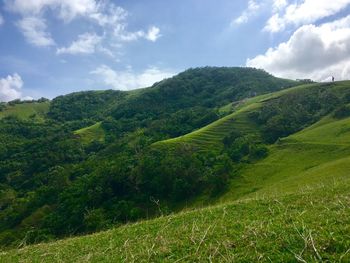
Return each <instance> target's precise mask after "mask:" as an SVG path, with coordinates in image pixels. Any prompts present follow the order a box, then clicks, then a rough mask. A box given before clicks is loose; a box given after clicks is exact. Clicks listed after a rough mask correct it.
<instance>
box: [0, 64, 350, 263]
mask: <svg viewBox="0 0 350 263" xmlns="http://www.w3.org/2000/svg"><path fill="white" fill-rule="evenodd" d="M299 84H300V83H297V82H293V81H289V80H282V79H276V78H273V77H272V76H270V75H268V74H267V73H265V72H261V71H255V70H251V69H230V68H202V69H191V70H189V71H186V72H184V73H181V74H179V75H178V76H176V77H174V78H172V79H169V80H164V81H162V82H160V83H157V84H155V85H154V86H152V87H150V88H147V89H143V90H137V91H133V92H129V93H128V92H126V93H122V92H115V91H106V92H95V91H90V92H81V93H74V94H70V95H67V96H62V97H58V98H57V99H55V100H53V101H52V102H51V104H50V108H49V109H48V111H47V114H46V115H44V121H43V122H42V123H34V124H33V122H31V121H30V120H28V119H26V120H13V119H9V120H7V119H6V118H5V119H4V120H3V121H2V122H1V123H0V135H1V136H3V138H5V141H6V143H5V144H3V146H2V147H3V149H5V150H1V149H2V148H1V147H0V155H3V156H5V157H6V156H7V155H6V154H7V153H8V152H9V150H10V149H12V148H13V146H15V147H16V148H14V149H16V155H15V157H14V159H8V160H7V161H6V162H4V161H3V162H0V171H3V172H4V174H5V173H6V174H7V177H3V178H2V179H1V180H2V181H1V187H2V188H1V190H2V196H1V198H0V207H1V208H2V209H3V211H4V213H3V214H2V215H1V216H0V219H3V220H4V222H5V220H6V224H2V225H0V241H1V243H2V244H3V243H5V242H8V245H12V246H13V245H14V244H15V245H16V246H19V247H20V249H17V250H9V251H4V252H2V253H0V261H23V262H33V261H34V262H37V261H38V262H41V261H48V262H59V261H60V262H61V261H64V262H66V261H68V262H69V261H74V262H100V261H102V262H103V261H105V262H110V261H130V262H133V261H141V262H149V261H152V262H164V261H169V262H193V261H195V260H198V261H207V260H209V261H213V262H225V261H226V262H232V261H247V262H251V261H259V260H260V261H283V262H293V261H302V262H309V261H344V262H346V261H347V260H349V256H350V253H349V246H350V244H349V241H348V240H350V239H349V237H350V229H349V224H348V223H347V221H348V219H349V211H348V209H347V205H346V204H347V202H348V201H349V198H350V197H349V194H350V193H349V191H348V186H349V184H350V181H349V180H350V178H349V171H350V165H349V163H350V162H349V161H350V159H349V158H350V141H349V139H350V106H349V104H350V82H349V81H344V82H336V83H313V84H307V85H299ZM213 85H216V86H215V87H214V86H213ZM295 85H298V86H295ZM292 86H295V87H292ZM288 87H290V88H288ZM210 92H211V93H212V96H209V97H208V94H210ZM268 92H270V93H268ZM85 109H86V110H85ZM21 125H22V126H21ZM15 126H21V127H27V128H26V129H27V130H26V131H25V132H22V129H18V132H15V133H13V132H12V131H13V127H15ZM11 132H12V133H11ZM39 132H40V133H39ZM38 134H41V138H42V139H40V140H39V139H38V138H37V135H38ZM8 138H15V140H13V141H12V142H11V144H10V140H9V139H8ZM12 145H13V146H12ZM28 145H42V146H41V147H40V146H36V147H35V148H33V149H32V148H29V150H28ZM10 146H11V147H10ZM21 147H22V148H21ZM46 147H49V148H46ZM50 147H55V148H50ZM38 149H40V151H39V153H36V151H38ZM52 149H55V150H54V152H55V153H57V155H56V154H55V155H51V156H46V153H50V154H52V152H53V150H52ZM20 150H21V151H22V152H21V154H19V152H20ZM27 155H31V156H33V158H32V160H31V161H32V162H33V163H34V164H38V163H40V164H43V165H42V166H40V169H36V170H35V169H33V165H31V163H28V162H27V161H26V160H27ZM8 156H9V158H10V157H11V155H8ZM12 160H13V161H16V165H14V164H13V163H14V162H12ZM9 164H10V165H9ZM13 167H14V168H13ZM22 167H25V169H22ZM35 167H36V166H35ZM15 168H16V169H17V170H16V169H15ZM1 169H2V170H1ZM21 169H22V170H21ZM24 179H25V180H24ZM208 205H210V206H209V207H208ZM14 212H16V213H14ZM175 212H177V213H175ZM157 216H159V218H155V217H157ZM145 219H148V220H145ZM135 221H137V222H136V223H132V222H135ZM125 223H127V224H125ZM116 225H117V227H116ZM118 225H121V226H118ZM109 228H113V229H111V230H108V231H102V232H100V233H96V234H92V235H87V236H83V237H74V238H66V239H63V240H61V241H55V242H54V240H55V239H56V238H65V237H67V236H71V235H75V234H78V233H79V234H83V233H85V234H86V233H93V232H96V231H98V230H105V229H109ZM9 240H12V241H11V242H9ZM18 240H20V242H19V241H18ZM47 240H51V242H49V243H43V244H39V245H33V246H26V245H27V244H30V243H37V242H42V241H47Z"/></svg>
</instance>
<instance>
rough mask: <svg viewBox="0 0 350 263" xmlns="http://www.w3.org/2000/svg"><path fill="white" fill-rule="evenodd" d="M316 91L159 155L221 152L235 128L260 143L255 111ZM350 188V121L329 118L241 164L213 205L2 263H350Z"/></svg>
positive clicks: (237, 115)
mask: <svg viewBox="0 0 350 263" xmlns="http://www.w3.org/2000/svg"><path fill="white" fill-rule="evenodd" d="M315 85H317V84H313V85H305V86H300V87H296V88H292V89H289V90H284V91H281V92H277V93H274V94H270V95H264V96H260V97H256V98H252V99H249V100H247V101H245V102H244V103H243V104H242V105H240V107H239V108H238V109H236V111H235V112H233V113H232V114H230V115H228V116H226V117H224V118H222V119H220V120H218V121H216V122H214V123H212V124H210V125H208V126H206V127H204V128H202V129H199V130H197V131H195V132H193V133H190V134H187V135H185V136H182V137H179V138H175V139H171V140H167V141H162V142H158V143H155V144H154V147H171V146H172V145H176V144H177V143H183V142H185V143H191V144H193V145H195V146H196V147H198V149H199V150H205V149H214V150H215V149H217V150H219V149H220V148H221V147H222V139H223V138H224V137H225V136H226V135H227V134H229V132H230V131H231V130H232V129H239V130H240V131H242V132H244V133H250V134H257V135H259V131H258V129H257V127H256V126H255V125H254V124H253V123H252V122H251V121H250V120H249V118H248V116H247V114H248V113H249V112H250V111H251V110H253V109H255V108H256V107H260V106H261V105H262V103H264V101H266V100H268V99H272V98H275V97H276V96H281V95H283V94H285V93H287V92H297V91H298V90H300V89H304V88H310V87H313V86H315ZM336 85H338V86H337V88H338V89H339V90H342V89H344V88H349V87H350V83H349V82H340V83H337V84H336ZM100 129H101V127H100V126H99V124H95V125H94V126H91V127H88V128H85V129H82V130H79V131H77V133H79V134H83V135H84V136H83V137H82V138H84V137H86V138H99V137H98V135H96V133H99V132H97V131H98V130H100ZM84 140H85V139H84ZM90 140H91V139H86V141H90ZM349 187H350V118H344V119H334V118H333V117H332V114H330V115H328V116H326V117H324V118H322V119H321V120H319V121H318V122H317V123H315V124H313V125H311V126H309V127H308V128H306V129H304V130H302V131H300V132H297V133H295V134H293V135H291V136H289V137H286V138H283V139H281V140H280V141H279V142H278V143H275V144H272V145H270V146H269V154H268V156H267V157H266V158H265V159H262V160H260V161H257V162H254V163H247V164H243V165H242V166H241V167H240V169H239V170H238V172H237V173H235V174H234V175H232V178H231V180H230V186H229V188H228V190H227V192H226V193H224V194H223V195H222V196H220V197H218V198H217V199H215V200H208V199H205V198H202V197H199V198H198V200H195V201H194V202H193V203H191V204H189V205H188V206H189V208H188V211H183V212H180V213H178V214H174V215H168V216H163V217H160V218H156V219H151V220H146V221H140V222H138V223H135V224H129V225H125V226H121V227H116V228H114V229H112V230H109V231H105V232H100V233H96V234H92V235H88V236H83V237H75V238H68V239H65V240H61V241H57V242H52V243H46V244H39V245H34V246H28V247H24V248H21V249H17V250H11V251H7V252H2V253H0V262H258V261H259V262H322V261H325V262H350V209H349V205H350V191H349ZM208 204H210V205H211V206H209V207H204V208H203V207H202V208H201V206H204V205H208ZM194 207H197V208H196V209H194Z"/></svg>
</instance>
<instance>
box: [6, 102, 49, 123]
mask: <svg viewBox="0 0 350 263" xmlns="http://www.w3.org/2000/svg"><path fill="white" fill-rule="evenodd" d="M49 106H50V102H28V103H21V104H15V105H12V106H10V105H8V106H6V109H5V110H3V111H0V119H2V118H5V117H9V116H13V117H17V118H19V119H22V120H28V119H34V120H36V121H43V120H44V118H45V116H46V114H47V112H48V111H49Z"/></svg>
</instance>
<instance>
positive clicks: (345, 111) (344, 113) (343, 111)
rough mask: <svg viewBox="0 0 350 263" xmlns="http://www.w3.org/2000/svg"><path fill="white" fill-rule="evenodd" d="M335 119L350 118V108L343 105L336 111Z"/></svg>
mask: <svg viewBox="0 0 350 263" xmlns="http://www.w3.org/2000/svg"><path fill="white" fill-rule="evenodd" d="M334 117H335V118H337V119H343V118H346V117H350V106H349V105H343V106H341V107H340V108H338V109H336V110H335V111H334Z"/></svg>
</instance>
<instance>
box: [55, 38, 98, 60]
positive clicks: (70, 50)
mask: <svg viewBox="0 0 350 263" xmlns="http://www.w3.org/2000/svg"><path fill="white" fill-rule="evenodd" d="M101 40H102V37H100V36H98V35H96V34H90V33H85V34H82V35H80V36H78V40H76V41H74V42H73V43H72V44H71V45H70V46H69V47H63V48H58V49H57V54H71V55H76V54H92V53H94V52H95V51H96V49H97V46H98V45H99V44H100V43H101Z"/></svg>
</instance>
